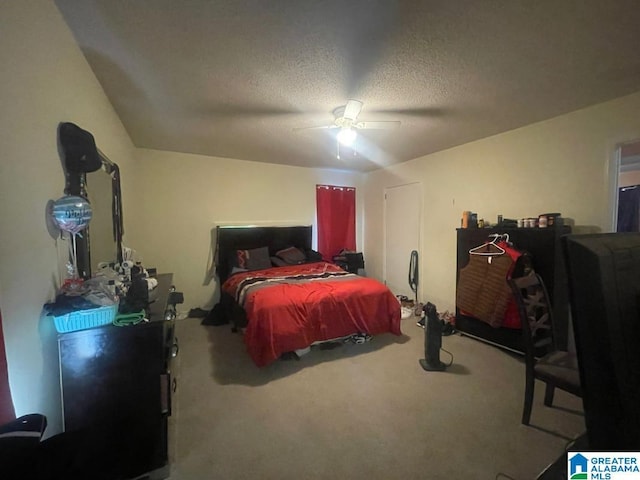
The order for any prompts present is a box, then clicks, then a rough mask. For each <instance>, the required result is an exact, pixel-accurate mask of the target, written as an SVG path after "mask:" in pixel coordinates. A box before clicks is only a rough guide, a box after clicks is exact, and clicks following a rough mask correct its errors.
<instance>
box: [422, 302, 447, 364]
mask: <svg viewBox="0 0 640 480" xmlns="http://www.w3.org/2000/svg"><path fill="white" fill-rule="evenodd" d="M423 310H424V313H425V316H426V318H427V326H426V328H425V330H424V356H425V358H421V359H420V360H419V362H420V366H421V367H422V368H423V369H424V370H426V371H428V372H442V371H444V370H445V369H446V368H447V366H446V365H445V364H444V363H443V362H441V361H440V348H442V321H441V320H440V318H439V316H438V312H437V310H436V306H435V305H434V304H433V303H430V302H428V303H427V304H426V305H425V306H424V307H423Z"/></svg>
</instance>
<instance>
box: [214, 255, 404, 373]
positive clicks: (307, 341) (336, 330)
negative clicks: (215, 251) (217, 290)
mask: <svg viewBox="0 0 640 480" xmlns="http://www.w3.org/2000/svg"><path fill="white" fill-rule="evenodd" d="M222 289H223V290H224V291H225V292H226V293H228V294H229V295H232V296H233V297H234V298H235V299H236V301H237V302H238V303H239V304H240V305H241V306H242V307H243V308H244V310H245V312H246V315H247V319H248V325H247V329H246V332H245V335H244V338H245V343H246V345H247V350H248V352H249V355H250V356H251V358H252V359H253V361H254V362H255V363H256V365H258V366H264V365H267V364H269V363H271V362H272V361H274V360H276V359H277V358H279V357H280V355H282V354H283V353H285V352H291V351H295V350H298V349H303V348H306V347H308V346H309V345H311V344H313V343H314V342H318V341H326V340H332V339H336V338H341V337H346V336H349V335H352V334H354V333H366V334H369V335H377V334H381V333H393V334H395V335H400V334H401V331H400V304H399V302H398V300H397V299H396V298H395V297H394V295H393V293H392V292H391V291H390V290H389V289H388V288H387V287H386V286H385V285H383V284H382V283H380V282H379V281H377V280H374V279H372V278H367V277H361V276H358V275H355V274H352V273H349V272H345V271H344V270H342V269H341V268H340V267H338V266H337V265H333V264H330V263H325V262H316V263H310V264H304V265H292V266H287V267H277V268H268V269H264V270H255V271H251V272H242V273H236V274H235V275H232V276H231V277H230V278H229V279H227V281H226V282H225V283H224V284H223V286H222Z"/></svg>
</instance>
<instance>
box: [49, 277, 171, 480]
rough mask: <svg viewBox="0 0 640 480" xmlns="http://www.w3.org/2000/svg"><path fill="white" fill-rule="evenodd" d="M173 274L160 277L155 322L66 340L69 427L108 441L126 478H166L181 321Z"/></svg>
mask: <svg viewBox="0 0 640 480" xmlns="http://www.w3.org/2000/svg"><path fill="white" fill-rule="evenodd" d="M170 285H171V275H170V274H165V275H159V276H158V286H157V287H156V289H155V291H154V292H153V295H152V296H151V299H152V300H155V301H153V302H152V303H151V304H150V308H149V311H148V317H149V320H150V321H149V322H143V323H140V324H138V325H132V326H124V327H117V326H113V325H107V326H104V327H99V328H93V329H89V330H83V331H78V332H71V333H65V334H60V335H59V337H58V345H59V355H60V375H61V392H62V409H63V422H64V423H63V425H64V430H65V431H66V432H73V431H89V432H91V433H92V434H93V435H96V436H100V437H101V441H103V442H104V439H105V438H106V439H108V440H109V442H104V443H105V445H108V448H109V450H110V451H108V452H105V454H106V455H114V456H115V457H114V458H113V462H117V464H118V473H119V474H120V475H121V477H123V478H136V477H139V476H141V475H143V474H144V475H149V476H150V477H153V478H166V477H168V474H169V466H168V456H169V455H168V417H169V416H170V414H171V393H172V391H173V390H174V387H175V384H174V383H173V382H174V381H175V379H172V378H171V360H172V356H173V354H174V353H175V352H176V351H177V347H176V340H175V339H174V321H173V320H165V319H164V318H165V310H166V307H167V298H168V296H169V289H170Z"/></svg>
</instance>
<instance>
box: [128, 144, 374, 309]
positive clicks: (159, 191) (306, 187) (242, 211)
mask: <svg viewBox="0 0 640 480" xmlns="http://www.w3.org/2000/svg"><path fill="white" fill-rule="evenodd" d="M136 168H138V169H139V171H140V176H139V177H138V178H139V181H138V183H137V185H136V187H135V188H136V190H137V194H138V195H139V198H140V203H139V204H138V205H136V208H135V211H132V210H129V211H126V210H125V212H124V215H125V218H127V219H128V220H129V224H130V227H129V229H128V231H127V232H126V234H125V242H124V243H125V245H126V246H129V247H131V248H133V249H134V250H136V251H137V252H138V254H139V255H140V256H141V257H142V262H143V264H144V265H145V266H147V267H156V268H157V269H158V271H160V272H162V271H164V272H173V273H174V281H175V283H176V286H177V287H178V289H179V290H181V291H183V292H184V294H185V303H184V305H182V306H181V307H179V309H180V308H181V309H182V310H185V311H187V310H188V309H190V308H194V307H201V308H211V306H212V305H213V303H214V300H215V301H217V292H216V287H217V285H216V284H215V282H212V283H211V284H205V283H206V278H207V273H208V264H209V263H210V261H211V248H210V246H211V231H212V229H214V228H215V226H216V224H234V225H238V224H272V225H282V224H287V225H290V224H297V225H311V224H313V223H314V222H315V205H316V203H315V202H316V197H315V185H316V184H322V183H326V184H332V185H345V186H353V187H356V210H357V211H356V214H357V218H358V224H357V225H356V236H357V242H358V245H361V243H362V242H361V239H362V223H361V219H362V188H361V185H362V184H361V180H362V178H363V175H361V174H355V173H348V172H341V171H336V170H317V169H309V168H300V167H289V166H284V165H273V164H263V163H256V162H248V161H242V160H232V159H228V158H214V157H206V156H201V155H190V154H181V153H172V152H160V151H155V150H145V149H139V150H137V152H136Z"/></svg>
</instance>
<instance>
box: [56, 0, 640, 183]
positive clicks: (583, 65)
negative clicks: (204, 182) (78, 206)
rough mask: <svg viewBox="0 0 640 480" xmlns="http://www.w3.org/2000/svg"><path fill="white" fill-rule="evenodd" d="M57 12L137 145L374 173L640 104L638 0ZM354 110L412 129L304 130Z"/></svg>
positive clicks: (64, 4) (207, 2)
mask: <svg viewBox="0 0 640 480" xmlns="http://www.w3.org/2000/svg"><path fill="white" fill-rule="evenodd" d="M56 4H57V5H58V8H59V9H60V11H61V13H62V15H63V16H64V18H65V20H66V22H67V23H68V25H69V27H70V28H71V30H72V31H73V33H74V35H75V37H76V39H77V42H78V44H79V45H80V47H81V48H82V50H83V52H84V54H85V56H86V58H87V60H88V61H89V63H90V65H91V67H92V69H93V71H94V72H95V74H96V76H97V78H98V80H99V81H100V82H101V84H102V86H103V87H104V90H105V92H106V93H107V95H108V96H109V98H110V100H111V102H112V103H113V105H114V107H115V109H116V111H117V112H118V114H119V116H120V118H121V119H122V122H123V124H124V126H125V127H126V129H127V131H128V132H129V134H130V136H131V138H132V140H133V142H134V143H135V145H136V146H138V147H145V148H152V149H159V150H168V151H176V152H188V153H197V154H204V155H211V156H218V157H230V158H236V159H244V160H253V161H264V162H270V163H284V164H291V165H299V166H304V167H327V168H340V169H349V170H358V171H369V170H372V169H375V168H380V167H385V166H388V165H392V164H394V163H398V162H404V161H407V160H410V159H412V158H416V157H420V156H422V155H426V154H429V153H433V152H436V151H439V150H443V149H446V148H449V147H453V146H456V145H460V144H463V143H466V142H469V141H473V140H477V139H479V138H483V137H487V136H490V135H493V134H497V133H500V132H504V131H507V130H511V129H514V128H517V127H520V126H523V125H527V124H530V123H533V122H536V121H540V120H543V119H547V118H551V117H554V116H557V115H560V114H563V113H566V112H570V111H573V110H576V109H579V108H582V107H586V106H588V105H592V104H595V103H599V102H602V101H606V100H609V99H612V98H616V97H620V96H623V95H626V94H629V93H632V92H636V91H639V90H640V54H639V50H638V46H639V45H640V28H639V25H640V7H639V4H638V0H608V1H607V0H536V1H532V0H522V1H519V0H503V1H497V0H440V1H401V0H396V1H394V0H379V1H376V0H349V1H347V0H314V1H311V0H308V1H303V0H297V1H293V0H289V1H287V0H280V1H276V0H183V1H176V0H135V1H124V0H56ZM351 98H353V99H358V100H361V101H362V102H364V107H363V109H362V112H361V114H360V116H359V118H358V119H359V120H365V121H367V120H369V121H380V120H399V121H400V122H401V126H400V127H399V128H398V129H395V130H362V131H360V135H359V137H358V140H357V141H356V145H355V152H352V151H350V150H348V151H346V150H345V149H342V151H341V158H340V159H337V158H336V146H337V142H336V140H335V130H295V129H296V128H299V127H311V126H319V125H326V124H330V123H331V122H332V121H333V119H334V118H333V115H332V113H331V112H332V111H333V110H334V109H335V108H336V107H338V106H340V105H344V104H345V103H346V101H347V100H348V99H351ZM212 161H213V160H212Z"/></svg>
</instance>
